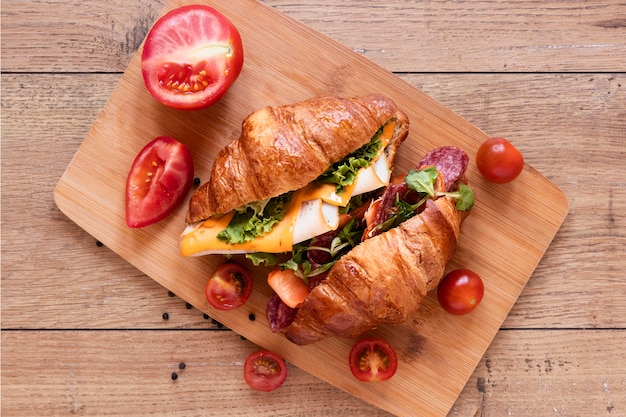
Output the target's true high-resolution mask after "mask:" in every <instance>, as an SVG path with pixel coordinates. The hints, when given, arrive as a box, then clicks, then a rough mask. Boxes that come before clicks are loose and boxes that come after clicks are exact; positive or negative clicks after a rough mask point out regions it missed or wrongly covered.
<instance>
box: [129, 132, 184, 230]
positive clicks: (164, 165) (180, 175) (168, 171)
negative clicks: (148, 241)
mask: <svg viewBox="0 0 626 417" xmlns="http://www.w3.org/2000/svg"><path fill="white" fill-rule="evenodd" d="M192 183H193V159H192V158H191V152H189V149H188V148H187V147H186V146H185V145H183V144H182V143H180V142H178V141H177V140H176V139H172V138H170V137H167V136H160V137H158V138H156V139H154V140H152V141H151V142H150V143H148V144H147V145H146V146H144V148H143V149H142V150H141V151H140V152H139V154H138V155H137V157H136V158H135V161H134V162H133V165H132V167H131V168H130V172H129V173H128V178H127V180H126V224H127V225H128V227H144V226H148V225H150V224H152V223H156V222H158V221H159V220H162V219H164V218H165V217H167V216H169V215H170V213H172V212H173V211H174V210H175V209H176V207H178V205H179V204H180V203H182V201H183V200H184V198H185V196H186V195H187V193H188V192H189V190H190V189H191V185H192Z"/></svg>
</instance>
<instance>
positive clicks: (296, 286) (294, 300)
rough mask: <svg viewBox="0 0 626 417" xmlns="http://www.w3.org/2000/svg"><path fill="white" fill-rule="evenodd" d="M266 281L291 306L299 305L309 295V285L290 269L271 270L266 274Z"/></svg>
mask: <svg viewBox="0 0 626 417" xmlns="http://www.w3.org/2000/svg"><path fill="white" fill-rule="evenodd" d="M267 283H268V284H269V286H270V287H272V289H273V290H274V291H275V292H276V294H278V296H279V297H280V299H281V300H283V302H284V303H285V304H287V305H288V306H289V307H291V308H296V307H298V306H300V304H302V303H303V302H304V300H305V299H306V297H307V296H308V295H309V286H308V285H307V284H305V283H304V281H302V279H300V277H298V276H297V275H296V274H295V272H294V271H293V270H291V269H284V270H283V269H280V268H278V269H275V270H273V271H272V272H270V273H269V275H268V276H267Z"/></svg>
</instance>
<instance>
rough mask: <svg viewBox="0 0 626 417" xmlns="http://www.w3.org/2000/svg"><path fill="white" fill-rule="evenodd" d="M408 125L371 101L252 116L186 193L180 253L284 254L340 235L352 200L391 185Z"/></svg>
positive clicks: (329, 100)
mask: <svg viewBox="0 0 626 417" xmlns="http://www.w3.org/2000/svg"><path fill="white" fill-rule="evenodd" d="M408 126H409V121H408V118H407V116H406V114H404V113H403V112H402V111H401V110H399V109H398V108H397V107H396V105H395V103H394V102H393V101H392V100H390V99H389V98H387V97H384V96H381V95H374V94H373V95H368V96H364V97H355V98H350V99H344V98H340V97H331V96H323V97H316V98H312V99H309V100H306V101H303V102H299V103H295V104H290V105H286V106H281V107H265V108H263V109H261V110H258V111H255V112H253V113H252V114H250V115H249V116H248V117H246V119H245V120H244V122H243V125H242V133H241V136H240V137H239V138H238V139H236V140H234V141H233V142H231V143H230V144H229V145H227V146H226V147H225V148H223V149H222V150H221V151H220V152H219V153H218V155H217V157H216V159H215V162H214V164H213V168H212V171H211V176H210V178H209V180H208V182H206V183H205V184H203V185H202V186H201V187H200V188H199V189H198V190H197V191H196V192H195V193H194V194H193V195H192V197H191V200H190V202H189V209H188V212H187V218H186V220H187V223H188V226H187V228H186V229H185V231H184V232H183V233H182V235H181V238H180V249H181V252H182V254H183V255H184V256H193V255H207V254H237V253H258V252H261V253H284V252H290V251H291V250H292V247H293V245H294V244H297V243H300V242H303V241H306V240H308V239H311V238H312V237H315V236H317V235H320V234H323V233H325V232H328V231H332V230H335V229H337V228H338V227H339V223H340V222H339V220H340V217H341V212H343V211H345V210H346V207H347V205H348V203H349V201H350V199H351V198H353V197H356V196H358V195H362V194H364V193H368V192H371V191H373V190H375V189H379V188H381V187H384V186H385V185H387V184H388V183H389V179H390V177H391V170H392V164H393V160H394V158H395V155H396V151H397V149H398V147H399V146H400V144H401V143H402V142H403V141H404V139H405V138H406V136H407V134H408Z"/></svg>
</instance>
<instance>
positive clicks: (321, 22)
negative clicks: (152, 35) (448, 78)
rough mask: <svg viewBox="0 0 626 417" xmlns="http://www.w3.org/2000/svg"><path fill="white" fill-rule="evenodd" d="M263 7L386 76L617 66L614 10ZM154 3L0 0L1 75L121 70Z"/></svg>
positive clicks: (620, 60)
mask: <svg viewBox="0 0 626 417" xmlns="http://www.w3.org/2000/svg"><path fill="white" fill-rule="evenodd" d="M264 3H266V4H268V5H270V6H273V7H275V8H276V9H277V10H280V11H282V12H285V13H286V14H288V15H289V16H292V17H293V18H295V19H296V20H298V21H301V22H303V23H305V24H306V25H308V26H310V27H312V28H313V29H315V30H318V31H320V32H321V33H324V34H325V35H328V36H330V37H331V38H333V39H335V40H337V41H339V42H340V43H342V44H344V45H346V46H348V47H349V48H350V49H352V50H354V51H357V52H358V53H360V54H362V55H363V56H366V57H367V58H369V59H371V60H372V61H374V62H376V63H377V64H379V65H381V66H383V67H385V68H387V69H389V70H390V71H399V72H476V71H488V72H494V71H496V72H503V71H505V72H519V71H524V72H533V71H566V72H591V71H599V72H607V71H609V72H610V71H622V70H623V68H624V67H625V66H626V54H624V50H625V49H626V42H625V41H624V39H623V36H621V35H623V33H624V27H625V26H626V23H625V21H624V16H625V15H626V10H625V9H626V6H625V5H624V3H623V2H607V1H602V0H592V1H578V0H565V1H559V2H555V3H554V4H553V2H550V1H548V2H546V1H542V0H529V1H523V2H518V1H510V0H499V1H484V0H483V1H471V2H470V1H462V2H449V1H443V0H430V1H425V2H414V1H407V0H391V1H390V0H375V1H371V0H346V1H341V2H336V1H333V0H324V1H315V2H304V1H296V2H294V1H289V0H266V1H264ZM164 4H165V1H164V0H135V1H133V2H124V1H120V0H113V1H109V2H107V3H93V4H91V3H90V6H89V7H88V8H85V7H80V5H82V3H81V2H80V1H79V0H72V1H63V0H45V1H36V2H34V1H33V2H31V3H29V7H28V8H25V7H24V5H23V3H22V2H21V1H17V0H9V1H5V2H3V5H2V14H3V15H4V16H7V17H12V16H16V17H15V18H14V19H4V20H3V25H2V26H3V35H4V36H3V37H2V49H3V53H4V54H5V56H4V57H3V58H4V59H3V63H2V65H3V68H4V69H5V70H8V71H28V70H34V71H38V72H39V71H45V72H50V71H59V72H65V71H70V72H76V71H80V72H82V71H98V72H99V71H105V72H109V71H118V72H120V71H123V70H124V68H126V66H127V65H128V62H129V61H130V58H131V57H132V55H133V54H134V51H135V50H136V49H137V48H138V47H139V45H140V43H141V41H142V40H143V38H144V36H145V35H146V34H147V32H148V30H149V28H150V26H151V24H152V23H153V22H154V20H155V19H156V17H157V16H158V14H159V13H160V11H161V8H162V7H163V5H164ZM42 21H45V22H49V24H47V25H45V26H44V25H41V22H42ZM51 49H52V50H58V51H60V52H62V54H61V55H55V54H50V53H49V52H48V51H49V50H51ZM86 57H89V58H88V59H86ZM76 63H80V66H76V65H75V64H76ZM33 67H34V68H33ZM31 68H32V69H31Z"/></svg>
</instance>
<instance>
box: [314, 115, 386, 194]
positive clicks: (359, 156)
mask: <svg viewBox="0 0 626 417" xmlns="http://www.w3.org/2000/svg"><path fill="white" fill-rule="evenodd" d="M382 131H383V129H382V127H381V128H380V129H379V130H378V132H376V134H375V135H374V136H373V137H372V139H371V140H370V141H369V142H368V143H366V144H365V145H363V146H362V147H360V148H359V149H357V150H356V151H354V152H352V153H351V154H350V155H348V156H346V157H345V158H343V159H342V160H341V161H338V162H335V163H334V164H332V165H331V166H330V167H328V169H326V171H325V172H324V173H323V174H322V175H320V176H319V177H318V178H317V181H319V182H321V183H325V184H336V186H337V193H338V194H341V193H342V192H344V191H345V187H347V186H349V185H352V183H353V182H354V181H355V180H356V177H357V172H358V171H359V169H361V168H367V167H368V166H369V165H370V164H371V163H372V161H373V160H374V159H375V158H376V156H378V152H379V151H380V147H381V146H382V141H381V140H380V139H379V137H380V135H381V133H382Z"/></svg>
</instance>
